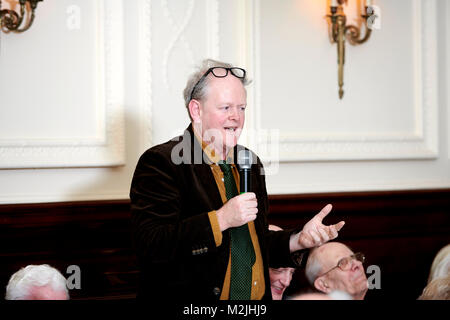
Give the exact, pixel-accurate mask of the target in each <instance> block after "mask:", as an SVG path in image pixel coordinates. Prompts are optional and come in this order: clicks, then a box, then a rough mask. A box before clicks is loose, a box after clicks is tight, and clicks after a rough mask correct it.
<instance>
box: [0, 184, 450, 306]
mask: <svg viewBox="0 0 450 320" xmlns="http://www.w3.org/2000/svg"><path fill="white" fill-rule="evenodd" d="M327 203H331V204H333V211H332V212H331V213H330V214H329V215H328V216H327V217H326V218H325V220H324V223H325V224H331V223H337V222H339V221H340V220H345V222H346V224H345V226H344V228H343V229H342V230H341V232H340V235H339V241H342V242H344V243H345V244H347V245H349V246H350V247H351V248H352V249H353V250H354V251H362V252H364V253H365V254H366V256H367V265H378V266H379V267H380V269H381V290H371V291H369V293H368V295H367V297H368V298H373V299H392V298H394V297H395V298H397V299H398V298H399V297H400V298H405V299H416V298H417V296H418V295H420V293H421V291H422V289H423V287H424V286H425V284H426V280H427V277H428V272H429V268H430V266H431V263H432V260H433V258H434V256H435V254H436V253H437V251H438V250H439V249H440V248H441V247H443V246H444V245H446V244H448V243H450V212H449V210H450V209H449V208H450V190H449V189H445V190H420V191H396V192H364V193H332V194H330V193H329V194H307V195H274V196H270V210H271V211H270V214H269V222H270V223H273V224H276V225H279V226H281V227H283V228H288V227H296V226H301V225H303V224H304V223H305V222H307V221H308V220H309V219H310V218H311V217H313V216H314V214H316V213H317V212H318V211H319V210H320V209H321V208H322V207H323V206H325V205H326V204H327ZM129 206H130V205H129V200H120V201H91V202H71V203H51V204H50V203H49V204H16V205H1V206H0V222H1V223H0V243H1V250H0V265H1V270H0V286H1V287H2V288H5V286H6V284H7V281H8V279H9V276H10V275H11V274H12V273H14V272H15V271H17V270H18V269H19V268H20V267H23V266H26V265H28V264H41V263H48V264H50V265H53V266H55V267H56V268H58V269H59V270H60V271H62V273H63V274H64V275H66V276H68V274H67V273H66V269H67V267H68V266H70V265H78V266H79V267H80V268H81V279H82V280H81V289H80V290H71V298H72V299H129V298H134V297H135V294H136V289H137V284H138V275H139V273H138V270H137V266H136V258H135V255H134V251H133V249H132V245H131V234H130V211H129ZM305 286H306V281H305V278H304V276H303V274H302V273H301V272H296V275H295V277H294V279H293V281H292V283H291V287H290V288H289V289H288V291H287V293H288V294H293V293H296V292H299V291H302V290H303V289H304V287H305Z"/></svg>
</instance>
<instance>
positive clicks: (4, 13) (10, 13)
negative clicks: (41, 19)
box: [0, 0, 43, 33]
mask: <svg viewBox="0 0 450 320" xmlns="http://www.w3.org/2000/svg"><path fill="white" fill-rule="evenodd" d="M40 1H43V0H19V4H20V14H19V13H17V12H16V11H15V10H10V9H2V0H0V28H1V30H2V31H3V32H5V33H9V32H11V31H12V32H16V33H20V32H24V31H26V30H28V29H29V28H30V27H31V25H32V24H33V20H34V12H35V10H36V8H37V5H38V2H40ZM27 2H28V3H29V6H30V8H31V14H30V13H28V14H27ZM27 16H28V17H27ZM24 19H25V20H26V21H25V26H24V27H23V28H20V26H21V25H22V23H23V21H24Z"/></svg>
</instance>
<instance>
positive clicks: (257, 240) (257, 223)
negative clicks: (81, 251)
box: [130, 60, 344, 301]
mask: <svg viewBox="0 0 450 320" xmlns="http://www.w3.org/2000/svg"><path fill="white" fill-rule="evenodd" d="M247 82H248V81H247V77H246V72H245V70H244V69H242V68H238V67H234V66H232V65H230V64H227V63H223V62H219V61H214V60H205V61H203V64H202V66H201V67H200V69H199V70H198V71H197V72H195V73H194V74H193V75H192V76H191V77H190V78H189V80H188V82H187V86H186V88H185V90H184V100H185V103H186V108H187V111H188V113H189V117H190V119H191V124H190V125H189V127H188V128H187V129H186V130H185V132H184V134H183V135H182V136H180V137H176V138H174V139H172V140H170V141H168V142H166V143H163V144H160V145H157V146H154V147H152V148H150V149H149V150H147V151H146V152H145V153H144V154H143V155H142V156H141V157H140V159H139V162H138V164H137V166H136V170H135V173H134V176H133V181H132V184H131V191H130V198H131V210H132V232H133V241H134V245H135V248H136V251H137V256H138V263H139V267H140V270H141V279H140V288H139V293H138V298H143V299H156V300H160V299H164V300H166V299H178V300H202V301H206V300H212V301H214V300H219V299H221V300H261V299H263V300H270V299H272V296H271V290H270V282H269V273H268V267H269V265H270V266H271V267H275V268H276V267H297V266H301V265H304V264H305V263H306V255H307V254H308V248H312V247H316V246H319V245H321V244H323V243H325V242H327V241H329V240H331V239H334V238H336V237H337V235H338V231H339V230H340V229H341V228H342V226H343V225H344V222H343V221H341V222H339V223H338V224H336V225H331V226H325V225H323V224H322V219H323V218H324V217H325V216H326V215H327V214H328V213H329V212H330V211H331V205H327V206H326V207H324V208H323V209H322V211H320V212H319V213H318V214H317V215H316V216H314V218H312V219H311V220H310V221H309V222H308V223H307V224H306V225H305V226H304V227H303V228H298V229H297V230H286V231H278V232H275V231H269V230H268V223H267V213H268V198H267V191H266V184H265V177H264V171H263V166H262V164H261V161H260V159H259V158H258V157H257V156H256V155H255V154H251V156H250V157H249V158H251V159H252V163H251V174H250V175H249V176H248V180H249V181H248V182H249V185H250V186H251V189H250V190H249V191H250V192H243V193H241V194H239V191H240V190H239V189H240V183H239V182H240V181H239V180H240V177H239V172H238V169H239V168H238V167H237V165H236V163H237V160H238V153H239V151H242V150H246V149H245V148H244V147H243V146H240V145H238V144H237V141H238V138H239V136H240V134H241V131H242V128H243V126H244V121H245V109H246V107H247V93H246V90H245V85H246V84H247ZM247 157H248V155H247Z"/></svg>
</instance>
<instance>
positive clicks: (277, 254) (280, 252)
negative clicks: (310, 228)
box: [257, 158, 309, 268]
mask: <svg viewBox="0 0 450 320" xmlns="http://www.w3.org/2000/svg"><path fill="white" fill-rule="evenodd" d="M257 174H259V175H260V178H259V181H260V184H261V185H260V188H259V189H260V193H261V196H260V198H259V199H258V203H260V201H264V208H265V211H266V212H265V214H264V230H265V241H266V244H267V254H268V259H269V267H271V268H280V267H292V268H296V267H304V265H305V264H306V259H307V257H308V254H309V250H308V249H305V250H299V251H296V252H293V253H291V252H290V249H289V240H290V237H291V235H292V234H294V233H297V232H300V230H301V229H302V228H296V229H289V230H283V231H270V230H268V221H267V215H268V213H269V201H268V195H267V190H266V181H265V174H264V167H263V165H262V163H261V161H260V159H259V158H257Z"/></svg>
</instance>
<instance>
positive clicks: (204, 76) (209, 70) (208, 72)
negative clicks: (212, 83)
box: [189, 67, 247, 101]
mask: <svg viewBox="0 0 450 320" xmlns="http://www.w3.org/2000/svg"><path fill="white" fill-rule="evenodd" d="M214 69H225V71H226V72H225V75H223V76H220V75H219V76H218V75H216V74H215V73H214ZM236 69H237V70H240V71H242V73H243V76H239V74H237V73H235V72H234V71H233V70H236ZM228 72H231V74H232V75H233V76H235V77H236V78H239V79H245V75H246V73H247V72H246V71H245V69H242V68H238V67H231V68H227V67H212V68H209V69H208V70H207V71H206V72H205V73H204V74H203V76H202V77H201V78H200V79H198V81H197V83H196V84H195V86H194V87H193V88H192V91H191V97H190V99H189V101H191V100H192V97H193V95H194V92H195V89H197V86H198V85H199V83H200V82H202V81H203V79H205V78H206V77H207V76H208V74H210V73H212V74H213V75H214V77H216V78H225V77H226V76H228Z"/></svg>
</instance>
